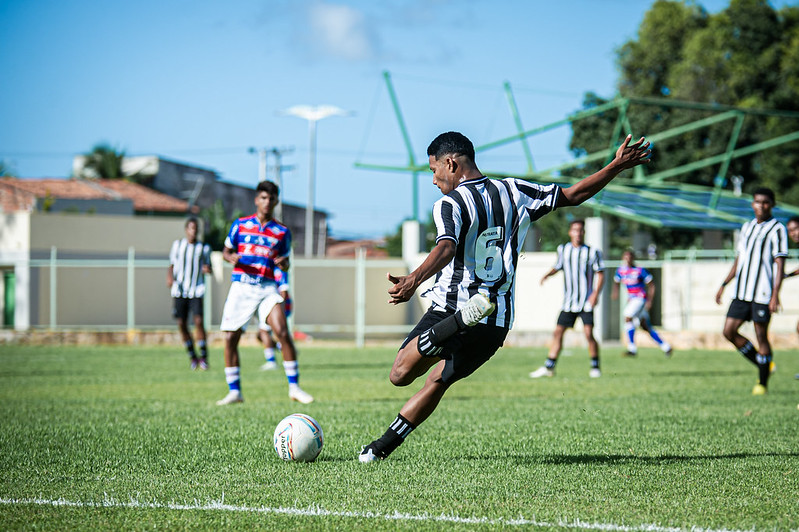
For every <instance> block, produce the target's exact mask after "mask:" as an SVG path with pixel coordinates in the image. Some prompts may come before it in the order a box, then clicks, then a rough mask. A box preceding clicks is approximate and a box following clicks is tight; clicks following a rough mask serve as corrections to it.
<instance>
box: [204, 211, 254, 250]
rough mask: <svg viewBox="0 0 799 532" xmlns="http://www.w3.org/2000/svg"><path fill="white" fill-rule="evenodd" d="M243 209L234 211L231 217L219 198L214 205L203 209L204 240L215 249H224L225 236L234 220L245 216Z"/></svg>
mask: <svg viewBox="0 0 799 532" xmlns="http://www.w3.org/2000/svg"><path fill="white" fill-rule="evenodd" d="M243 215H244V213H243V212H242V211H241V209H236V210H235V211H233V213H232V214H231V216H230V217H228V216H227V215H226V214H225V206H224V205H223V204H222V200H221V199H217V200H216V201H215V202H214V203H213V205H211V206H210V207H208V208H205V209H203V210H202V213H201V216H202V218H203V221H204V225H205V235H204V237H203V240H204V241H205V242H206V243H207V244H208V245H209V246H211V249H213V250H214V251H222V248H224V247H225V238H226V237H227V232H228V229H230V226H231V224H232V223H233V220H236V219H238V218H240V217H241V216H243Z"/></svg>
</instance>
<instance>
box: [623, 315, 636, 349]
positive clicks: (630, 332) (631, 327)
mask: <svg viewBox="0 0 799 532" xmlns="http://www.w3.org/2000/svg"><path fill="white" fill-rule="evenodd" d="M625 323H626V325H625V326H624V329H625V331H627V343H628V351H630V353H635V352H636V351H638V348H637V347H636V346H635V324H634V323H633V322H631V321H628V322H625Z"/></svg>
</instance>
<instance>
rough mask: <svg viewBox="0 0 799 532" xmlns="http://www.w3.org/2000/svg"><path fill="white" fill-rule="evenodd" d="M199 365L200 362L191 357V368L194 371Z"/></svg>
mask: <svg viewBox="0 0 799 532" xmlns="http://www.w3.org/2000/svg"><path fill="white" fill-rule="evenodd" d="M198 366H199V362H197V359H196V358H192V359H191V370H192V371H194V370H196V369H197V367H198Z"/></svg>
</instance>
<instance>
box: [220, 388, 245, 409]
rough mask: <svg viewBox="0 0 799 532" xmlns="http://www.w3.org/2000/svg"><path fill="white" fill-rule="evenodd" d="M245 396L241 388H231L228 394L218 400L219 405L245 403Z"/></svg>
mask: <svg viewBox="0 0 799 532" xmlns="http://www.w3.org/2000/svg"><path fill="white" fill-rule="evenodd" d="M243 402H244V397H242V396H241V392H240V391H239V390H231V391H229V392H228V394H227V395H226V396H225V397H223V398H222V399H220V400H219V401H217V402H216V404H217V405H219V406H224V405H232V404H233V403H243Z"/></svg>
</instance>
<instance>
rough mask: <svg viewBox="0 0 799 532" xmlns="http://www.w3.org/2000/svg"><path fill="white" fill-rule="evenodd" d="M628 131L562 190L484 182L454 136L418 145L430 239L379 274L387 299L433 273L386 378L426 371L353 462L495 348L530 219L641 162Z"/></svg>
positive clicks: (403, 430) (644, 150) (404, 381)
mask: <svg viewBox="0 0 799 532" xmlns="http://www.w3.org/2000/svg"><path fill="white" fill-rule="evenodd" d="M631 140H632V136H631V135H628V136H627V138H626V139H625V140H624V142H623V143H622V145H621V146H620V147H619V149H618V150H617V151H616V155H615V157H614V158H613V160H612V161H611V162H610V163H609V164H608V165H607V166H605V167H604V168H603V169H601V170H600V171H598V172H597V173H595V174H592V175H590V176H588V177H586V178H584V179H582V180H580V181H578V182H577V183H575V184H574V185H572V186H570V187H568V188H561V187H559V186H558V185H556V184H550V185H538V184H535V183H529V182H526V181H523V180H520V179H502V180H492V179H489V178H487V177H486V176H484V175H483V174H482V172H480V170H479V169H478V167H477V165H476V164H475V161H474V146H473V145H472V142H471V141H470V140H469V139H468V138H466V137H465V136H464V135H462V134H460V133H456V132H452V131H450V132H448V133H442V134H441V135H439V136H438V137H436V138H435V139H434V140H433V142H432V143H431V144H430V146H428V148H427V155H428V159H429V163H430V170H431V171H432V172H433V184H434V185H435V186H437V187H438V188H439V190H440V191H441V192H442V193H443V194H444V197H443V198H441V199H439V200H438V201H436V203H435V204H434V205H433V219H434V221H435V224H436V231H437V237H436V245H435V247H434V248H433V250H432V251H431V252H430V254H429V255H428V256H427V258H426V259H425V260H424V262H423V263H422V264H421V265H420V266H419V267H418V268H416V269H415V270H414V271H412V272H411V273H410V274H408V275H402V276H393V275H391V274H388V280H389V281H390V282H391V283H392V286H391V288H389V290H388V293H389V296H390V297H391V299H390V301H389V302H390V303H391V304H394V305H396V304H399V303H404V302H406V301H408V300H410V298H411V296H413V294H414V293H415V292H416V289H417V288H419V286H420V285H421V284H422V282H424V281H425V280H427V279H429V278H430V277H432V276H433V275H435V276H436V282H435V285H434V286H433V288H432V289H431V290H429V291H428V292H427V293H426V295H429V297H430V298H431V300H432V306H431V307H430V309H429V310H428V311H427V313H426V314H425V315H424V316H423V317H422V319H421V320H420V321H419V323H418V324H417V325H416V327H415V328H414V329H413V330H412V331H411V332H410V333H409V334H408V337H407V338H406V339H405V341H404V342H403V343H402V345H401V346H400V349H399V352H398V353H397V356H396V359H395V360H394V365H393V366H392V368H391V372H390V374H389V380H390V381H391V383H392V384H393V385H395V386H408V385H409V384H411V383H412V382H414V381H415V380H416V379H417V378H418V377H420V376H422V375H424V374H425V373H428V370H431V368H432V370H431V371H430V372H429V373H428V375H427V378H426V379H425V382H424V384H423V385H422V388H421V390H419V391H418V392H416V393H415V394H414V395H413V396H412V397H411V398H410V399H409V400H408V401H407V402H406V403H405V405H404V406H403V407H402V408H401V409H400V412H399V414H398V415H397V417H396V418H395V419H394V421H393V422H392V423H391V424H390V425H389V427H388V430H386V432H385V433H384V434H383V436H381V437H380V438H378V439H376V440H374V441H373V442H371V443H370V444H368V445H366V446H365V447H364V448H363V450H362V451H361V454H360V456H359V457H358V459H359V460H360V461H361V462H374V461H377V460H382V459H384V458H386V457H388V455H390V454H391V452H392V451H394V450H395V449H396V448H397V447H398V446H399V445H400V444H401V443H402V442H403V441H404V440H405V438H407V437H408V435H409V434H410V433H411V432H412V431H413V430H414V429H415V428H416V427H418V426H419V424H421V423H422V422H423V421H424V420H425V419H427V418H428V417H429V416H430V414H432V413H433V411H434V410H435V409H436V407H437V406H438V403H439V402H440V401H441V399H442V398H443V396H444V393H445V392H446V391H447V390H448V389H449V387H450V386H452V385H453V384H454V383H455V382H457V381H458V380H460V379H463V378H465V377H468V376H469V375H471V374H472V373H473V372H474V371H475V370H477V368H479V367H480V366H482V365H483V364H484V363H485V362H486V361H487V360H488V359H489V358H491V357H492V356H493V354H494V353H495V352H496V351H497V349H499V348H500V347H501V346H502V344H503V342H504V341H505V337H506V336H507V334H508V331H509V329H510V327H511V325H512V324H513V318H514V301H513V287H514V282H513V281H514V278H515V274H516V263H517V261H518V257H519V252H520V251H521V247H522V243H523V242H524V237H525V235H526V234H527V230H528V229H529V227H530V224H531V223H532V222H534V221H536V220H538V219H539V218H540V217H542V216H544V215H545V214H547V213H549V212H552V211H553V210H554V209H556V208H558V207H565V206H571V205H579V204H580V203H582V202H584V201H585V200H587V199H588V198H590V197H591V196H593V195H594V194H596V193H597V192H599V191H600V190H601V189H602V188H603V187H604V186H605V185H607V184H608V183H609V182H610V181H611V180H612V179H613V178H614V177H616V176H617V175H618V174H619V173H620V172H622V171H623V170H625V169H627V168H632V167H634V166H638V165H639V164H642V163H646V162H648V161H649V157H650V155H651V153H652V152H651V150H650V149H649V142H646V140H645V139H644V138H643V137H642V138H641V139H640V140H638V141H637V142H635V143H631Z"/></svg>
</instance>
